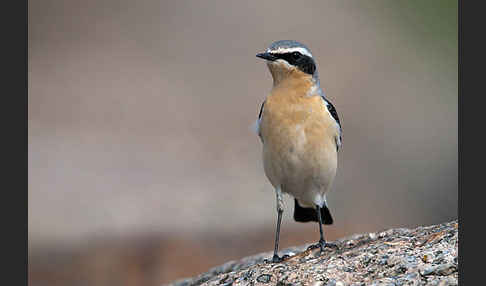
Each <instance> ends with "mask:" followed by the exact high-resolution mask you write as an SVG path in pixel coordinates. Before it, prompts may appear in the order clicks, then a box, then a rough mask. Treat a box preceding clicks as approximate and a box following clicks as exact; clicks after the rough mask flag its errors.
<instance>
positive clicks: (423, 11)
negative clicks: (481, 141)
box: [28, 0, 458, 286]
mask: <svg viewBox="0 0 486 286" xmlns="http://www.w3.org/2000/svg"><path fill="white" fill-rule="evenodd" d="M281 39H294V40H298V41H301V42H303V43H305V44H307V45H308V46H309V47H310V49H311V50H312V52H313V54H314V56H315V57H316V59H317V64H318V69H319V73H320V77H321V84H322V87H323V88H324V89H325V91H326V94H327V96H328V98H329V99H330V100H331V101H332V102H333V103H334V105H335V106H336V108H337V110H338V113H339V115H340V117H341V121H342V127H343V147H342V149H341V153H340V157H339V168H338V175H337V178H336V180H335V186H334V190H333V191H332V192H331V194H330V195H329V196H328V201H329V204H330V208H331V211H332V212H333V215H334V218H335V224H334V225H333V226H329V227H326V228H325V232H326V234H327V238H328V239H330V240H334V239H338V238H340V237H342V236H346V235H350V234H353V233H360V232H370V231H378V230H382V229H384V228H389V227H413V226H417V225H427V224H432V223H440V222H444V221H448V220H451V219H453V218H456V217H457V187H458V178H457V162H458V159H457V147H458V144H457V132H458V128H457V94H458V90H457V88H458V83H457V75H458V72H457V69H458V65H457V60H458V58H457V52H458V50H457V2H456V1H446V0H434V1H419V0H413V1H385V0H380V1H376V0H366V1H342V0H334V1H302V2H296V1H223V0H217V1H160V0H159V1H155V0H141V1H128V0H118V1H115V0H99V1H94V0H87V1H74V0H67V1H66V0H65V1H61V0H43V1H29V54H28V60H29V65H28V71H29V73H28V78H29V106H28V108H29V280H30V285H36V286H40V285H160V284H161V283H167V282H170V281H172V280H174V279H179V278H182V277H187V276H194V275H196V274H198V273H200V272H203V271H206V270H208V269H209V268H210V267H213V266H216V265H218V264H221V263H223V262H226V261H228V260H232V259H238V258H240V257H243V256H247V255H252V254H255V253H258V252H262V251H270V250H272V248H273V240H274V230H275V220H276V213H275V201H274V200H275V196H274V193H273V190H272V187H271V185H270V183H269V182H268V181H267V179H266V177H265V175H264V173H263V167H262V162H261V144H260V141H259V139H258V137H257V136H256V135H255V134H254V133H253V131H252V129H251V126H252V125H253V123H254V121H255V120H256V117H257V114H258V111H259V108H260V104H261V102H262V101H263V100H264V98H265V95H266V94H267V93H268V92H269V91H270V88H271V76H270V73H269V72H268V70H267V67H266V65H265V64H264V63H263V61H261V60H259V59H257V58H256V57H255V54H256V53H257V52H260V51H262V50H264V49H266V48H267V46H268V45H269V44H270V43H271V42H273V41H275V40H281ZM292 212H293V201H292V199H290V198H289V197H287V198H286V212H285V213H284V221H283V225H282V236H281V241H282V242H281V247H282V248H285V247H289V246H292V245H301V244H305V243H310V242H314V241H316V240H317V238H318V227H317V225H316V224H309V223H308V224H301V223H296V222H294V221H293V220H292V219H291V215H292Z"/></svg>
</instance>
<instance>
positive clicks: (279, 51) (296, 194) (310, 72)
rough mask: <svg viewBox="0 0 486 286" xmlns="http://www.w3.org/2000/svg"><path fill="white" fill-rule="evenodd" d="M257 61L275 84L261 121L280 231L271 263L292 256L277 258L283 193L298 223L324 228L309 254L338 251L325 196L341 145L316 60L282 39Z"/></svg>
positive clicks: (262, 109)
mask: <svg viewBox="0 0 486 286" xmlns="http://www.w3.org/2000/svg"><path fill="white" fill-rule="evenodd" d="M256 56H257V57H258V58H261V59H264V60H265V61H266V64H267V66H268V69H269V71H270V73H271V75H272V79H273V86H272V89H271V91H270V93H269V94H268V95H267V96H266V98H265V100H264V101H263V102H262V103H261V106H260V111H259V113H258V119H257V121H256V132H257V134H258V136H259V138H260V141H261V143H262V145H263V148H262V159H263V167H264V172H265V175H266V177H267V179H268V180H269V181H270V183H271V184H272V186H273V188H274V190H275V194H276V205H277V228H276V232H275V249H274V253H273V257H272V260H271V261H272V262H274V263H277V262H281V261H283V260H284V259H286V258H287V257H288V255H284V256H282V257H280V256H278V244H279V236H280V225H281V221H282V213H283V211H284V205H283V194H284V193H286V194H289V195H291V196H292V197H293V198H294V214H293V218H294V220H295V221H297V222H311V221H312V222H317V223H318V224H319V234H320V239H319V242H318V243H316V244H313V245H311V246H310V247H309V249H316V248H320V252H319V253H322V252H323V251H324V248H325V247H332V248H334V247H336V248H337V246H336V245H335V244H332V243H328V242H326V240H325V238H324V233H323V226H322V225H323V224H325V225H331V224H333V217H332V215H331V212H330V210H329V207H328V204H327V200H326V194H327V193H328V192H329V191H330V189H331V187H332V185H333V181H334V178H335V176H336V172H337V163H338V152H339V151H340V148H341V145H342V130H341V122H340V120H339V116H338V114H337V111H336V108H335V107H334V105H333V104H332V103H331V102H330V101H329V99H328V98H327V97H326V96H325V94H324V92H323V90H322V89H321V86H320V81H319V74H318V71H317V66H316V61H315V59H314V57H313V55H312V53H311V51H310V50H309V48H308V47H307V46H306V45H304V44H302V43H299V42H297V41H294V40H280V41H276V42H273V43H272V44H271V45H270V46H269V47H268V48H267V49H266V50H265V51H264V52H262V53H258V54H257V55H256Z"/></svg>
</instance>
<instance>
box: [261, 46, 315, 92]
mask: <svg viewBox="0 0 486 286" xmlns="http://www.w3.org/2000/svg"><path fill="white" fill-rule="evenodd" d="M256 56H257V57H259V58H262V59H264V60H266V61H267V65H268V68H269V70H270V73H271V74H272V77H273V82H274V85H277V84H278V83H279V82H280V81H282V80H284V79H285V78H287V77H288V76H290V75H291V74H295V73H300V74H302V75H304V76H310V77H312V78H313V79H314V80H316V81H318V76H317V68H316V63H315V61H314V58H313V57H312V54H311V52H310V50H309V49H308V48H307V47H306V46H305V45H304V44H301V43H299V42H296V41H291V40H282V41H276V42H274V43H272V44H271V45H270V47H268V49H267V50H266V51H265V52H263V53H259V54H257V55H256Z"/></svg>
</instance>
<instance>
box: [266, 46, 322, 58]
mask: <svg viewBox="0 0 486 286" xmlns="http://www.w3.org/2000/svg"><path fill="white" fill-rule="evenodd" d="M292 52H299V53H301V54H303V55H306V56H308V57H311V58H312V54H311V53H310V52H309V51H308V50H307V49H305V48H302V47H293V48H278V49H276V50H270V49H268V50H267V53H275V54H285V53H292Z"/></svg>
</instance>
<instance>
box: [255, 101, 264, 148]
mask: <svg viewBox="0 0 486 286" xmlns="http://www.w3.org/2000/svg"><path fill="white" fill-rule="evenodd" d="M264 105H265V101H263V102H262V106H261V107H260V112H259V113H258V120H257V132H258V137H260V140H262V143H263V138H262V133H261V132H260V120H262V113H263V106H264Z"/></svg>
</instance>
